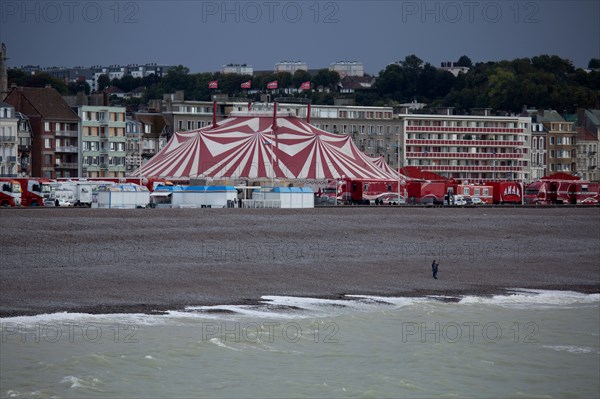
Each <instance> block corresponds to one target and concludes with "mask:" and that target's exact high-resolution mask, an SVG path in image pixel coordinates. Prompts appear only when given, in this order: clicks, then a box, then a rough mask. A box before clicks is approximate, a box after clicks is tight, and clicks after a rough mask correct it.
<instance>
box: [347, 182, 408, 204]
mask: <svg viewBox="0 0 600 399" xmlns="http://www.w3.org/2000/svg"><path fill="white" fill-rule="evenodd" d="M398 183H399V181H398V180H390V179H349V178H346V179H343V180H341V184H340V185H339V190H338V191H339V192H340V194H339V196H338V198H339V200H341V201H343V202H344V203H350V204H353V205H372V204H374V203H375V200H376V199H379V198H380V197H381V196H382V195H383V194H397V193H398Z"/></svg>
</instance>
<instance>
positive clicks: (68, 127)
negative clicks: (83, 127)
mask: <svg viewBox="0 0 600 399" xmlns="http://www.w3.org/2000/svg"><path fill="white" fill-rule="evenodd" d="M44 131H45V132H51V131H52V124H51V123H50V122H44ZM54 131H55V132H64V131H75V132H76V131H77V124H73V123H60V122H56V123H55V124H54Z"/></svg>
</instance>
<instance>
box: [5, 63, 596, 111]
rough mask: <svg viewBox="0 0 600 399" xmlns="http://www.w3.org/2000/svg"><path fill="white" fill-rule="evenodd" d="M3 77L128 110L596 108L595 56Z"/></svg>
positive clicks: (35, 71) (18, 72)
mask: <svg viewBox="0 0 600 399" xmlns="http://www.w3.org/2000/svg"><path fill="white" fill-rule="evenodd" d="M7 75H8V87H9V88H10V87H11V86H13V85H15V86H21V87H45V86H47V85H51V86H52V87H54V88H55V89H56V90H57V91H58V92H59V93H60V94H62V95H69V94H71V95H74V94H76V93H78V92H81V91H84V92H85V93H86V94H90V93H93V92H97V93H100V92H105V93H107V94H108V95H109V98H110V102H111V105H116V106H125V107H127V109H128V110H131V111H137V110H138V109H140V108H144V107H145V106H146V105H147V104H148V103H149V102H150V101H151V100H153V99H161V98H163V95H164V94H168V93H174V92H176V91H183V92H184V94H185V98H186V100H198V101H209V100H211V99H213V98H214V95H219V96H220V97H231V98H238V99H239V98H247V99H249V100H251V101H261V100H264V95H265V94H266V93H270V94H275V95H280V96H286V97H298V98H303V99H305V100H310V101H311V102H312V103H313V104H321V105H333V104H337V103H344V104H348V105H359V106H395V105H398V104H402V103H408V102H416V103H420V104H426V105H427V107H432V108H433V107H454V109H455V110H456V111H457V112H459V113H460V112H468V110H470V109H473V108H490V109H493V110H494V111H496V112H508V113H517V112H520V111H521V110H522V109H523V108H524V107H526V106H533V107H537V108H546V109H556V110H558V111H559V112H565V113H573V112H575V111H576V109H577V108H600V59H597V58H593V59H591V60H590V61H589V63H588V68H587V69H581V68H575V67H574V66H573V64H572V62H571V61H570V60H567V59H563V58H561V57H559V56H556V55H539V56H535V57H532V58H518V59H514V60H512V61H508V60H507V61H497V62H480V63H475V64H474V63H473V62H472V61H471V60H470V58H469V57H468V56H462V57H460V59H459V60H458V61H457V62H444V63H442V64H441V66H439V67H435V66H433V65H431V64H430V63H427V62H425V61H423V60H422V59H420V58H419V57H418V56H416V55H409V56H406V57H405V58H404V60H401V61H397V62H395V63H392V64H390V65H388V66H387V67H386V68H385V69H384V70H382V71H380V72H379V73H378V74H377V75H376V76H371V75H368V74H366V73H365V72H364V68H363V64H362V63H361V62H356V61H340V62H336V63H332V64H331V65H330V66H329V67H328V68H322V69H309V68H308V66H307V65H306V63H303V62H300V61H293V62H289V61H283V62H280V63H278V64H276V65H275V68H274V69H273V70H268V71H255V70H253V68H252V67H251V66H250V65H247V64H227V65H223V67H222V68H221V70H220V71H218V72H201V73H190V70H189V68H187V67H185V66H182V65H178V66H160V65H156V64H146V65H128V66H117V65H113V66H108V67H101V66H94V67H89V68H85V67H75V68H40V67H32V66H27V67H21V68H11V69H8V74H7ZM274 81H277V89H275V90H269V89H267V84H268V83H269V82H274ZM215 82H216V83H215ZM307 82H310V83H308V86H307ZM209 83H212V84H211V85H209ZM303 83H304V86H302V84H303ZM209 86H210V87H209ZM301 86H302V89H301ZM215 87H216V88H215ZM307 87H310V89H308V90H307Z"/></svg>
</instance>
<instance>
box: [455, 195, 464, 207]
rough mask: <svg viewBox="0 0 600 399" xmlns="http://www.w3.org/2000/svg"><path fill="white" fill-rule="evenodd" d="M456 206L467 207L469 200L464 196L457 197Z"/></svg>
mask: <svg viewBox="0 0 600 399" xmlns="http://www.w3.org/2000/svg"><path fill="white" fill-rule="evenodd" d="M454 205H467V200H466V199H465V197H463V196H462V195H455V196H454Z"/></svg>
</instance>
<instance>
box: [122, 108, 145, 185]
mask: <svg viewBox="0 0 600 399" xmlns="http://www.w3.org/2000/svg"><path fill="white" fill-rule="evenodd" d="M125 137H126V139H127V144H126V146H125V147H126V150H127V155H126V156H125V172H126V173H127V174H130V173H131V172H133V171H134V170H136V169H138V168H139V167H140V166H142V123H141V122H139V121H137V120H135V119H131V118H126V119H125Z"/></svg>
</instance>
